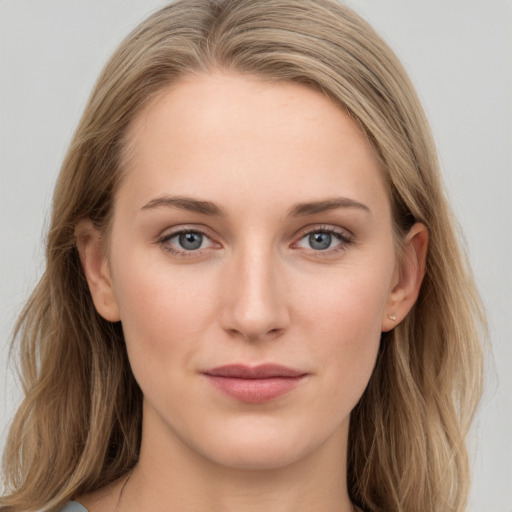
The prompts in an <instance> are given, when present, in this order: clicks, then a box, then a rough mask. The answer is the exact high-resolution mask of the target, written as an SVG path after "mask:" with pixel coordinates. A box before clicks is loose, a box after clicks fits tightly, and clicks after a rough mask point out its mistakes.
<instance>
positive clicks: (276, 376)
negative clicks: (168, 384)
mask: <svg viewBox="0 0 512 512" xmlns="http://www.w3.org/2000/svg"><path fill="white" fill-rule="evenodd" d="M202 373H203V375H205V376H206V377H207V378H208V380H209V382H210V383H211V384H212V385H213V386H214V387H215V388H216V389H217V390H219V391H221V392H222V393H224V394H226V395H228V396H230V397H231V398H234V399H236V400H239V401H241V402H246V403H251V404H260V403H264V402H269V401H271V400H274V399H276V398H278V397H281V396H282V395H285V394H287V393H289V392H290V391H292V390H293V389H295V388H296V387H297V386H299V384H300V383H301V381H302V380H303V379H304V377H306V376H307V373H305V372H302V371H299V370H295V369H293V368H288V367H286V366H281V365H277V364H263V365H258V366H246V365H240V364H235V365H226V366H220V367H217V368H212V369H210V370H206V371H204V372H202Z"/></svg>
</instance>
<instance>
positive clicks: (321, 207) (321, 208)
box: [288, 197, 371, 217]
mask: <svg viewBox="0 0 512 512" xmlns="http://www.w3.org/2000/svg"><path fill="white" fill-rule="evenodd" d="M338 208H356V209H358V210H362V211H364V212H367V213H371V211H370V208H368V206H366V205H365V204H363V203H360V202H359V201H355V200H354V199H349V198H348V197H333V198H331V199H325V200H322V201H312V202H309V203H297V204H295V205H293V206H292V207H291V208H290V210H289V212H288V216H289V217H301V216H304V215H314V214H316V213H324V212H328V211H330V210H337V209H338Z"/></svg>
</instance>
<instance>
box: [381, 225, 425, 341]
mask: <svg viewBox="0 0 512 512" xmlns="http://www.w3.org/2000/svg"><path fill="white" fill-rule="evenodd" d="M427 247H428V231H427V228H426V227H425V226H424V225H423V224H420V223H416V224H414V226H412V228H411V229H410V231H409V233H408V234H407V236H406V239H405V244H404V250H403V254H402V255H401V258H400V261H399V262H398V264H397V268H396V270H395V276H394V277H393V285H392V289H391V291H390V293H389V296H388V301H387V304H386V309H385V311H384V314H383V317H382V331H383V332H386V331H390V330H391V329H393V328H394V327H396V326H397V325H398V324H399V323H400V322H401V321H402V320H403V319H404V318H405V317H406V316H407V313H409V311H410V310H411V308H412V307H413V305H414V303H415V302H416V299H417V298H418V294H419V293H420V287H421V283H422V281H423V276H424V275H425V262H426V258H427Z"/></svg>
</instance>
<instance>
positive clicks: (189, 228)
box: [155, 224, 222, 256]
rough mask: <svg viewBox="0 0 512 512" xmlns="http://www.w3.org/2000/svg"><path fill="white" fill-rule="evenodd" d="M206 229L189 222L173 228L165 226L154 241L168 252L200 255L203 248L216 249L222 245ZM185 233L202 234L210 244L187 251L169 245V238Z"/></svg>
mask: <svg viewBox="0 0 512 512" xmlns="http://www.w3.org/2000/svg"><path fill="white" fill-rule="evenodd" d="M208 231H209V230H207V229H205V228H204V227H198V226H194V225H191V224H188V225H180V226H175V227H173V228H167V229H165V230H164V231H162V233H161V234H160V235H158V237H157V239H156V242H155V243H156V244H158V245H160V247H161V248H162V250H164V251H166V252H168V253H170V254H174V255H179V256H199V255H202V254H203V252H204V251H205V250H208V249H211V248H216V249H218V248H220V247H222V246H221V244H220V243H219V242H217V241H216V240H215V239H214V238H213V236H212V235H211V234H209V233H208ZM186 233H197V234H200V235H202V236H203V237H205V238H207V239H208V240H209V241H210V246H209V247H203V248H200V249H196V250H192V251H188V250H187V249H183V248H179V247H177V246H175V245H171V244H169V243H168V242H169V240H171V239H172V238H174V237H176V236H179V235H181V234H186Z"/></svg>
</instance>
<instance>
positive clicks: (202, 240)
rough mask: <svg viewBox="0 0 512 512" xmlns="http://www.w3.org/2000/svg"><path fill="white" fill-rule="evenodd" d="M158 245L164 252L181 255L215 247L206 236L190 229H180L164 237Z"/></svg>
mask: <svg viewBox="0 0 512 512" xmlns="http://www.w3.org/2000/svg"><path fill="white" fill-rule="evenodd" d="M159 243H160V245H161V246H162V248H163V249H164V250H166V251H168V252H170V253H172V254H181V255H188V254H190V253H194V252H200V250H201V249H207V248H209V247H213V246H215V243H214V242H213V241H212V240H211V239H210V238H209V237H208V236H207V235H205V234H204V233H202V232H201V231H197V230H192V229H182V230H180V231H175V232H174V233H170V234H167V235H164V236H163V237H162V238H161V239H160V240H159Z"/></svg>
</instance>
